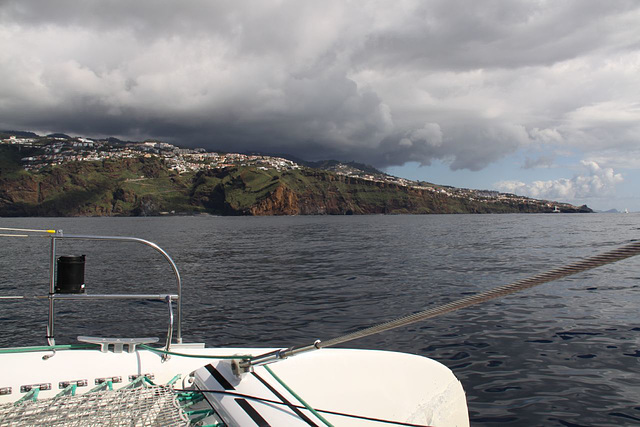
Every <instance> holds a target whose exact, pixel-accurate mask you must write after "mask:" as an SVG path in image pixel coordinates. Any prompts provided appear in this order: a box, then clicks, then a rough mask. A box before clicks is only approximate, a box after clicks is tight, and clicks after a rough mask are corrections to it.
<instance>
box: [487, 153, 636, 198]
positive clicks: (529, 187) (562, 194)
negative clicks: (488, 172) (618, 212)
mask: <svg viewBox="0 0 640 427" xmlns="http://www.w3.org/2000/svg"><path fill="white" fill-rule="evenodd" d="M581 164H582V168H583V174H582V175H576V176H574V177H573V178H571V179H568V178H562V179H557V180H550V181H534V182H532V183H531V184H525V183H524V182H521V181H500V182H497V183H496V184H494V186H495V188H496V189H498V190H500V191H503V192H507V193H514V194H518V195H522V196H529V197H533V198H535V199H546V200H559V201H571V200H575V199H585V198H598V197H611V196H612V195H613V193H614V192H615V187H616V185H618V184H620V183H622V181H624V179H623V177H622V174H619V173H615V172H614V170H613V169H612V168H601V167H600V166H599V165H598V164H597V163H596V162H593V161H582V162H581Z"/></svg>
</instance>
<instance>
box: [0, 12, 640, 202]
mask: <svg viewBox="0 0 640 427" xmlns="http://www.w3.org/2000/svg"><path fill="white" fill-rule="evenodd" d="M639 21H640V5H638V3H637V2H636V1H623V0H621V1H616V2H613V3H611V2H607V3H604V2H601V1H595V0H580V1H562V2H557V1H539V2H530V1H512V2H502V1H479V2H467V1H451V0H430V1H418V0H415V1H399V2H393V4H391V3H389V2H383V1H375V0H372V1H363V2H343V1H331V0H328V1H324V2H304V1H303V2H301V1H298V0H295V1H294V0H278V1H275V0H273V1H261V2H248V1H234V2H231V3H227V2H209V1H204V0H202V1H186V2H180V3H179V4H177V3H175V2H169V1H159V0H153V1H152V0H139V1H136V2H133V3H131V2H122V1H104V0H103V1H87V2H82V3H80V4H78V3H77V2H75V1H70V0H66V1H59V2H37V1H25V0H23V1H11V0H9V1H5V2H3V3H2V4H0V46H2V49H0V127H1V128H14V129H15V128H19V129H25V130H36V131H47V130H50V131H62V132H67V133H71V134H83V135H87V136H92V135H94V136H101V135H116V136H121V137H125V138H146V137H152V138H161V139H165V140H170V141H176V142H180V143H182V144H187V145H192V146H196V145H197V146H207V147H210V148H218V149H223V150H234V151H245V150H260V151H265V152H281V153H285V152H286V153H290V154H294V155H297V156H300V157H303V158H307V159H309V160H314V159H321V158H337V159H342V160H358V161H361V162H367V163H371V164H374V165H376V166H378V167H385V166H389V165H401V164H403V163H405V162H408V161H415V162H418V163H420V164H423V165H428V164H430V162H432V161H433V160H435V159H440V160H443V161H445V162H448V163H449V164H450V165H451V167H452V168H453V169H469V170H480V169H482V168H484V167H486V166H487V165H489V164H491V163H492V162H494V161H496V160H498V159H501V158H503V157H505V156H508V155H510V154H513V153H516V152H518V151H522V150H524V151H527V152H529V153H531V157H530V159H531V160H530V162H529V163H528V166H529V167H536V166H539V165H542V164H545V162H546V164H548V163H549V161H550V160H549V159H544V158H543V156H542V155H540V154H539V150H540V149H541V147H542V148H544V149H545V150H550V149H551V150H570V151H571V150H573V151H579V152H581V153H585V155H586V154H588V155H589V156H590V157H591V158H594V159H598V161H599V162H600V163H601V164H605V165H606V166H607V167H619V166H620V165H622V164H623V163H624V162H627V163H628V162H629V160H628V159H629V158H630V157H632V156H629V153H630V152H633V153H635V154H640V153H639V149H638V144H637V141H638V140H640V120H639V119H640V104H639V103H638V100H639V99H640V83H639V80H638V75H639V71H640V49H639V48H640V26H638V25H637V22H639ZM635 158H639V159H640V155H638V156H636V157H635ZM536 159H538V161H542V163H540V162H539V163H536ZM575 184H576V185H577V183H575ZM541 191H542V190H541Z"/></svg>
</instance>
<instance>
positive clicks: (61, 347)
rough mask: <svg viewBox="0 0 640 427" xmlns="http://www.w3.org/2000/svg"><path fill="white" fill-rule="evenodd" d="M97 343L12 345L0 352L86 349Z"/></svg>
mask: <svg viewBox="0 0 640 427" xmlns="http://www.w3.org/2000/svg"><path fill="white" fill-rule="evenodd" d="M97 347H98V345H97V344H61V345H44V346H39V347H13V348H2V349H0V354H10V353H33V352H36V351H53V350H56V351H57V350H86V349H90V348H97Z"/></svg>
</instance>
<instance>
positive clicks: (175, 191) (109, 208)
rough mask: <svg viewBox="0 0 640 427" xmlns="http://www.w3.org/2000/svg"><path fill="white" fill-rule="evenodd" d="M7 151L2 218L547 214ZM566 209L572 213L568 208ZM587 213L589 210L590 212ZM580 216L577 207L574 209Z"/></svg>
mask: <svg viewBox="0 0 640 427" xmlns="http://www.w3.org/2000/svg"><path fill="white" fill-rule="evenodd" d="M25 155H28V153H25V152H24V151H21V152H18V151H17V149H16V148H14V147H10V146H0V216H131V215H159V214H167V213H175V214H182V213H187V214H188V213H209V214H216V215H324V214H332V215H350V214H373V213H384V214H400V213H416V214H429V213H506V212H547V211H549V207H548V205H547V204H544V203H541V202H538V201H534V200H532V199H528V201H525V202H523V198H516V197H514V198H511V199H506V200H498V199H492V200H481V199H478V198H474V197H461V196H459V195H458V196H456V195H450V194H449V195H448V194H446V193H443V192H439V191H437V189H438V188H441V187H433V188H431V189H428V188H426V189H425V188H423V189H419V188H412V187H407V186H402V185H398V184H393V183H386V182H375V181H371V180H365V179H361V178H355V177H349V176H345V175H339V174H336V173H333V172H329V171H326V170H319V169H312V168H301V169H284V170H277V169H275V168H258V167H255V166H251V167H241V166H237V167H227V168H221V169H211V170H203V171H200V172H196V173H193V172H191V173H183V174H178V173H177V172H174V171H172V170H170V169H169V168H168V167H167V165H166V164H165V163H164V160H163V159H162V158H160V157H154V156H150V157H142V156H140V157H135V158H128V159H121V160H103V161H95V162H89V161H75V162H66V163H63V164H62V165H57V166H47V167H46V168H44V169H42V170H40V171H37V172H28V171H25V170H23V169H22V167H21V163H20V159H21V157H23V156H25ZM564 206H565V208H564V209H565V210H564V211H571V210H570V209H573V208H574V207H571V208H566V206H570V205H564ZM587 209H588V208H587ZM577 210H579V209H578V208H576V209H575V211H577Z"/></svg>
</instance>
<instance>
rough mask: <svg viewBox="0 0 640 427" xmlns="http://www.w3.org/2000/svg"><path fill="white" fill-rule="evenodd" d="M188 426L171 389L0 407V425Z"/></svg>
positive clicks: (63, 397)
mask: <svg viewBox="0 0 640 427" xmlns="http://www.w3.org/2000/svg"><path fill="white" fill-rule="evenodd" d="M35 425H42V426H45V425H46V426H92V425H99V426H187V425H189V417H188V416H187V414H186V413H185V412H184V411H183V410H182V409H181V407H180V405H179V403H178V401H177V400H176V393H175V392H174V391H173V389H172V388H171V387H162V386H153V387H146V388H145V387H139V388H133V389H121V390H118V391H102V392H97V393H88V394H81V395H77V396H61V397H58V398H55V399H43V400H38V401H35V402H33V401H28V402H25V403H23V404H21V405H18V406H14V404H12V403H10V404H5V405H0V426H3V427H4V426H35Z"/></svg>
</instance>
